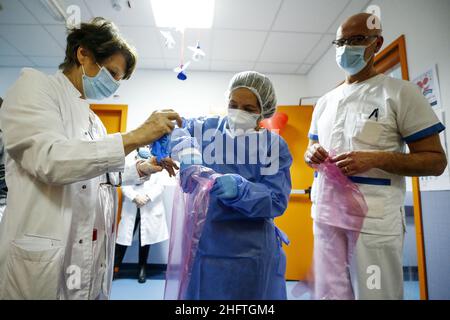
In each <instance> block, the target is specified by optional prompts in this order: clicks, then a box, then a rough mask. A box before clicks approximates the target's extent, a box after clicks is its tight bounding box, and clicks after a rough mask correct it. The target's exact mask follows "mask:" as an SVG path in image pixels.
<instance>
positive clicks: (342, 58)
mask: <svg viewBox="0 0 450 320" xmlns="http://www.w3.org/2000/svg"><path fill="white" fill-rule="evenodd" d="M366 49H367V47H366V46H347V45H345V46H342V47H337V48H336V62H337V64H338V66H339V67H340V68H341V69H342V70H344V71H345V72H347V73H348V74H350V75H352V76H353V75H355V74H358V73H359V72H361V70H362V69H364V68H365V67H366V66H367V61H366V60H365V59H364V55H365V52H366Z"/></svg>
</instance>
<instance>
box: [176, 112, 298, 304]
mask: <svg viewBox="0 0 450 320" xmlns="http://www.w3.org/2000/svg"><path fill="white" fill-rule="evenodd" d="M227 127H228V126H227V120H226V118H219V117H209V118H199V119H191V120H186V121H185V128H186V129H187V130H188V131H189V133H190V134H191V136H194V132H196V131H197V133H198V131H199V129H201V130H203V132H205V131H206V130H208V129H212V130H215V134H214V137H213V138H212V139H206V140H208V141H201V140H203V139H201V138H199V137H197V136H196V141H197V143H198V146H201V147H202V148H203V151H204V153H203V154H206V153H208V152H210V150H211V144H212V143H214V144H215V145H214V147H215V148H220V147H221V145H223V146H224V147H223V150H225V145H226V143H225V142H223V143H219V142H218V141H219V140H221V139H222V141H225V140H224V139H225V136H227V135H228V136H229V137H230V133H229V130H228V129H226V128H227ZM251 134H255V135H257V139H258V142H259V141H260V140H259V139H261V138H262V137H263V135H265V138H266V140H265V141H266V142H267V143H266V144H264V143H263V142H261V143H258V145H259V146H258V147H257V148H249V143H250V142H249V141H250V140H249V135H251ZM271 138H275V140H271ZM242 139H243V140H242ZM232 140H234V142H235V146H237V143H244V142H243V141H245V144H246V145H245V149H246V150H253V151H250V153H251V152H253V153H254V152H256V151H257V152H258V153H259V156H258V159H257V161H256V163H255V161H253V164H249V162H250V161H249V157H250V156H249V153H248V151H247V154H246V156H245V157H246V160H247V161H242V159H240V160H239V159H238V156H236V153H237V152H236V147H235V150H234V152H233V150H232V149H231V150H230V148H228V150H229V152H228V156H227V152H225V151H223V152H222V155H221V156H220V157H216V158H215V163H206V159H205V156H204V157H203V165H204V166H206V167H209V168H211V169H213V170H214V171H215V172H217V173H220V174H235V175H237V176H236V177H237V180H238V181H239V183H238V196H237V197H236V198H233V199H231V200H220V199H217V198H215V196H214V195H213V194H211V198H210V205H209V208H208V216H207V219H206V222H205V225H204V228H203V233H202V235H201V237H200V241H199V246H198V250H197V253H196V256H195V260H194V263H193V268H192V275H191V279H190V282H189V285H188V289H187V294H186V297H185V298H186V299H201V300H205V299H207V300H215V299H223V300H228V299H255V300H266V299H286V282H285V269H286V256H285V254H284V252H283V249H282V242H283V241H284V242H286V243H287V239H286V236H285V235H284V234H283V233H282V232H281V231H280V230H279V229H278V228H276V227H275V225H274V223H273V218H275V217H277V216H280V215H282V214H283V213H284V211H285V210H286V207H287V204H288V199H289V195H290V191H291V177H290V166H291V164H292V156H291V154H290V152H289V149H288V146H287V144H286V142H285V141H284V140H283V139H282V138H281V137H279V136H278V135H276V134H275V133H271V132H269V131H267V130H261V131H259V132H256V131H255V132H254V133H249V134H246V135H245V136H244V137H242V136H240V137H238V138H232ZM238 141H239V142H238ZM272 141H278V146H279V147H278V149H279V157H274V158H275V159H276V160H275V161H276V162H277V164H278V167H279V169H278V170H277V171H276V172H275V173H274V174H271V175H262V174H261V169H262V167H266V168H267V166H268V164H267V156H268V155H271V152H272V149H274V150H275V148H274V147H273V143H272ZM252 145H253V146H254V145H255V143H254V142H253V143H252ZM208 146H209V147H210V149H209V150H207V149H206V148H207V147H208ZM217 150H218V149H216V151H215V152H212V154H213V155H215V154H216V152H217ZM230 152H231V156H232V158H234V159H233V161H232V163H231V164H230ZM218 154H220V153H218ZM274 155H276V151H274ZM227 157H228V161H227V159H226V158H227ZM264 158H266V159H264ZM261 159H263V160H261ZM210 162H211V161H210ZM242 162H244V163H242Z"/></svg>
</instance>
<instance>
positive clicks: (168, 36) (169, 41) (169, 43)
mask: <svg viewBox="0 0 450 320" xmlns="http://www.w3.org/2000/svg"><path fill="white" fill-rule="evenodd" d="M161 34H162V35H163V37H164V40H165V42H164V46H165V47H166V48H168V49H172V48H173V47H175V39H174V38H173V36H172V32H170V31H161Z"/></svg>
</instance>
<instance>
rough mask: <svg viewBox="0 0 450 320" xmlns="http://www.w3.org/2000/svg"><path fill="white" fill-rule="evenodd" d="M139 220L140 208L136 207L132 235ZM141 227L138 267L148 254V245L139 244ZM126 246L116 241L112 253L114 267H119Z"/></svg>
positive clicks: (141, 265) (145, 260)
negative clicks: (114, 250)
mask: <svg viewBox="0 0 450 320" xmlns="http://www.w3.org/2000/svg"><path fill="white" fill-rule="evenodd" d="M140 222H141V209H139V208H138V209H137V213H136V221H135V222H134V229H133V236H134V235H135V234H136V230H137V228H138V226H139V224H140ZM141 241H142V240H141V228H139V267H144V266H145V265H146V264H147V258H148V254H149V252H150V245H145V246H141ZM127 248H128V247H127V246H123V245H121V244H118V243H116V253H115V255H114V269H115V270H117V268H119V267H120V265H121V264H122V260H123V258H124V256H125V253H126V251H127Z"/></svg>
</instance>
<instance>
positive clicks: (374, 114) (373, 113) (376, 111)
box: [369, 108, 379, 121]
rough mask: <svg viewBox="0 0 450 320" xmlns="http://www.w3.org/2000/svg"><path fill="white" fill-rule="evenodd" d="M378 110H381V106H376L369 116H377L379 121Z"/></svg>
mask: <svg viewBox="0 0 450 320" xmlns="http://www.w3.org/2000/svg"><path fill="white" fill-rule="evenodd" d="M378 111H379V108H376V109H375V110H373V111H372V113H371V114H370V116H369V119H370V118H372V117H375V119H376V120H377V121H378Z"/></svg>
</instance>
